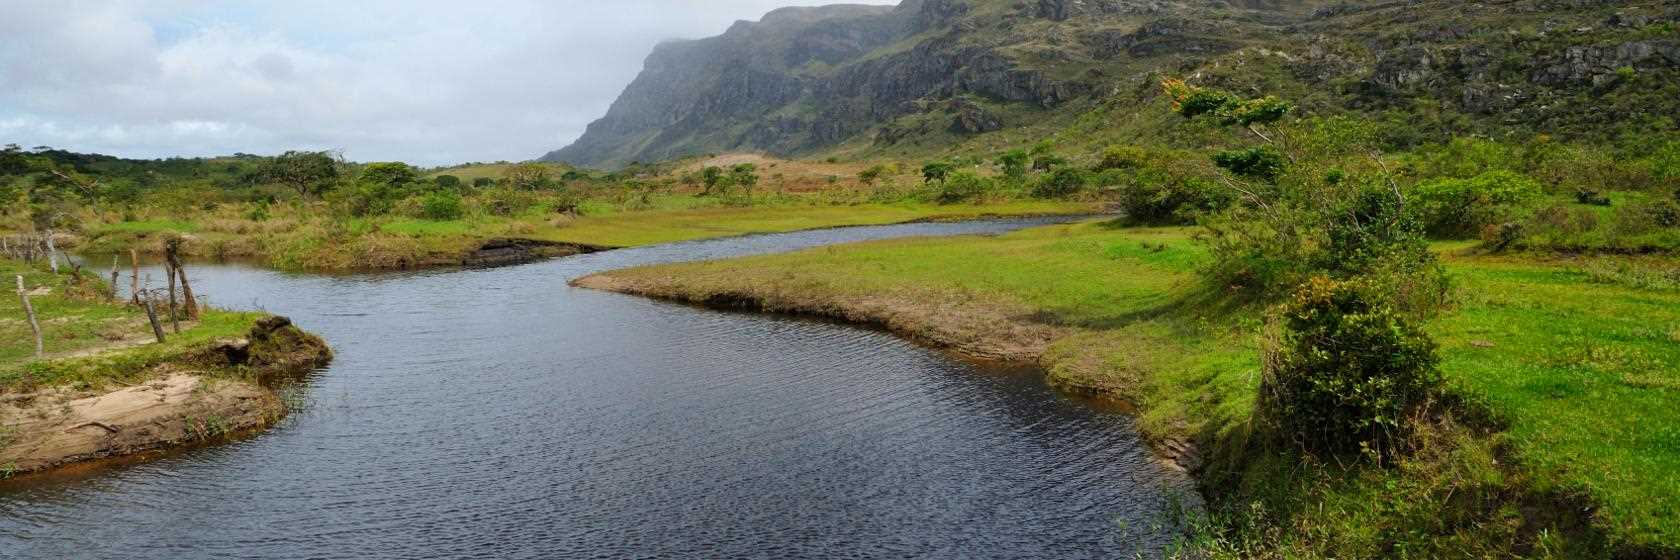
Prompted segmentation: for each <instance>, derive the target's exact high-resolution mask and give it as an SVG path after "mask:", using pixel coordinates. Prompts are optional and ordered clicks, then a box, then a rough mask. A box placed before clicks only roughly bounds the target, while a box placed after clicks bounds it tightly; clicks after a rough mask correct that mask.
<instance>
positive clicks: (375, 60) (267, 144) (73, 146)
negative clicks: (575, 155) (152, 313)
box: [0, 0, 897, 166]
mask: <svg viewBox="0 0 1680 560" xmlns="http://www.w3.org/2000/svg"><path fill="white" fill-rule="evenodd" d="M848 1H849V2H852V3H873V4H894V3H897V2H896V0H848ZM833 2H834V0H548V1H544V0H470V1H460V0H355V1H345V0H289V1H280V0H274V1H261V2H257V1H247V2H232V1H226V2H208V1H197V0H150V1H148V0H132V1H121V0H110V1H101V0H76V1H64V0H0V37H3V38H4V39H3V40H0V144H18V145H21V146H24V147H25V148H29V147H34V146H41V145H45V146H52V147H55V148H62V149H68V150H72V151H78V152H95V153H103V154H109V155H115V156H122V157H135V158H157V157H169V156H211V155H226V154H232V153H237V152H243V153H252V154H274V153H279V152H282V151H285V150H291V149H308V150H341V151H342V152H343V153H344V156H345V157H346V158H349V159H351V160H355V161H406V162H409V163H413V164H417V165H427V166H433V165H447V164H454V163H464V162H470V161H497V160H509V161H521V160H526V159H532V158H536V157H538V156H541V155H542V154H544V153H546V152H548V151H549V150H554V149H558V148H560V147H562V146H565V145H566V144H569V143H571V141H572V140H575V139H576V138H577V137H578V136H579V135H581V134H582V133H583V130H584V127H585V126H587V125H588V124H589V122H590V121H592V120H594V119H596V118H599V117H600V116H601V115H604V114H605V113H606V111H607V107H608V106H609V105H611V104H612V100H613V99H614V98H615V97H617V96H618V93H619V92H620V91H622V90H623V89H624V86H626V85H628V84H629V83H630V80H632V79H634V78H635V76H636V73H637V72H638V71H640V70H641V65H642V59H643V58H645V57H646V56H647V54H648V53H649V52H651V51H652V49H653V47H654V45H656V44H658V43H659V42H661V41H664V40H669V39H680V38H699V37H706V36H711V35H716V34H719V33H722V32H723V31H724V30H725V29H727V28H728V27H729V25H730V24H732V23H733V22H735V21H737V20H757V19H758V18H759V17H760V16H762V15H763V14H764V13H765V12H768V11H770V10H772V9H775V8H778V7H782V6H794V5H818V4H827V3H833Z"/></svg>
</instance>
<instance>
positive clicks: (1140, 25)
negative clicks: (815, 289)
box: [542, 0, 1680, 167]
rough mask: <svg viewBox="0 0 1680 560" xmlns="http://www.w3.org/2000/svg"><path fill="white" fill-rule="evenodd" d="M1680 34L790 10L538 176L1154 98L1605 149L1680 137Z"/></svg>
mask: <svg viewBox="0 0 1680 560" xmlns="http://www.w3.org/2000/svg"><path fill="white" fill-rule="evenodd" d="M1677 29H1680V6H1674V5H1673V3H1672V2H1664V1H1660V0H1650V1H1629V2H1617V1H1609V0H1504V1H1485V2H1461V1H1442V0H1390V1H1348V2H1322V1H1312V0H1226V1H1218V0H906V1H905V2H903V3H902V4H900V5H898V6H896V7H886V6H858V5H835V6H826V7H820V8H784V9H780V10H776V11H773V12H770V13H769V14H766V15H765V16H764V17H763V18H762V19H761V20H760V21H758V22H737V23H736V24H735V25H734V26H732V27H730V28H729V30H728V31H726V32H725V33H724V34H722V35H719V36H716V37H711V38H707V39H700V40H693V41H675V42H669V43H665V44H662V45H660V46H659V47H658V48H656V49H655V50H654V52H653V54H651V55H650V56H649V57H648V58H647V61H646V62H645V65H644V68H643V70H642V72H641V74H640V75H639V76H638V77H637V78H636V79H635V81H633V82H632V83H631V84H630V85H629V87H627V88H626V89H625V90H624V92H623V94H622V95H620V97H619V98H618V99H617V100H616V101H615V102H614V103H613V105H612V107H611V109H610V110H608V112H607V115H606V116H605V117H603V118H601V119H600V120H598V121H596V122H594V123H592V124H590V125H589V128H588V130H587V131H586V132H585V134H584V135H583V136H582V137H581V138H579V139H578V141H577V142H575V143H573V144H572V145H570V146H567V147H565V148H563V149H560V150H557V151H554V152H550V153H549V154H547V155H545V156H544V157H543V158H542V159H543V160H545V161H559V162H567V163H572V164H578V165H586V166H596V167H618V166H622V165H625V164H628V163H630V162H632V161H656V160H662V159H668V158H672V157H680V156H686V155H694V154H699V153H706V152H718V151H731V150H755V151H765V152H769V153H772V154H777V155H799V154H808V153H814V152H819V151H822V150H825V149H832V148H833V147H835V146H838V145H841V144H843V143H848V142H850V143H855V144H859V145H865V146H877V147H878V146H891V145H893V144H896V143H899V142H902V141H905V140H912V141H916V142H917V143H920V142H921V141H920V140H918V139H919V138H923V137H925V138H928V139H929V140H928V141H929V142H932V143H935V144H938V143H946V144H949V143H953V142H962V141H965V140H966V139H971V138H974V137H976V136H977V135H984V134H987V133H990V132H994V131H998V130H1002V129H1005V128H1009V127H1014V126H1020V125H1024V124H1038V123H1044V122H1071V121H1072V120H1073V119H1074V118H1075V116H1076V115H1077V114H1079V113H1080V112H1082V111H1085V110H1089V109H1091V108H1093V107H1099V106H1112V105H1114V104H1116V103H1119V104H1127V103H1132V104H1136V103H1140V102H1146V101H1148V100H1149V99H1150V95H1149V94H1148V93H1147V92H1148V91H1150V90H1151V88H1153V87H1154V86H1155V82H1157V81H1158V80H1159V78H1160V77H1162V76H1187V77H1189V78H1190V79H1191V80H1192V81H1197V82H1200V83H1210V84H1217V85H1221V86H1224V87H1228V88H1232V89H1237V90H1251V91H1255V92H1264V93H1276V94H1280V95H1288V96H1290V97H1291V98H1292V99H1294V100H1297V101H1299V102H1300V103H1301V104H1302V105H1303V106H1304V107H1306V108H1308V109H1311V110H1315V111H1332V112H1335V111H1347V112H1363V113H1367V114H1378V113H1383V112H1388V113H1389V114H1391V116H1392V113H1394V112H1395V111H1399V112H1401V113H1409V112H1410V113H1428V118H1429V119H1431V122H1441V123H1449V125H1444V126H1451V127H1453V128H1454V130H1457V131H1461V132H1462V131H1480V132H1493V131H1498V130H1502V129H1512V128H1518V129H1522V130H1526V131H1530V132H1545V133H1549V134H1557V135H1563V136H1586V137H1595V138H1598V139H1602V138H1609V137H1614V136H1616V135H1617V134H1618V133H1619V131H1621V129H1625V128H1627V127H1643V128H1661V127H1664V126H1667V127H1670V128H1672V127H1673V126H1674V121H1673V119H1672V117H1671V115H1675V114H1680V79H1676V77H1677V74H1680V72H1677V70H1680V31H1677ZM1140 92H1142V93H1140ZM1135 134H1138V135H1142V136H1147V135H1148V131H1147V130H1143V129H1138V130H1136V131H1135Z"/></svg>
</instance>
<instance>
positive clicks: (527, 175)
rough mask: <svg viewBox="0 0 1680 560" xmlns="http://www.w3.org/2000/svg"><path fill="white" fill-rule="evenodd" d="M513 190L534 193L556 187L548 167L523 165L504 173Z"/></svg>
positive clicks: (532, 164) (534, 164) (537, 164)
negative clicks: (549, 174)
mask: <svg viewBox="0 0 1680 560" xmlns="http://www.w3.org/2000/svg"><path fill="white" fill-rule="evenodd" d="M502 177H503V178H505V179H507V181H508V184H509V185H511V186H513V188H516V189H521V190H527V191H534V190H540V189H546V188H549V187H552V186H554V180H553V179H551V178H549V176H548V167H547V166H545V165H543V164H540V163H521V164H519V165H515V166H512V167H509V168H507V171H504V172H502Z"/></svg>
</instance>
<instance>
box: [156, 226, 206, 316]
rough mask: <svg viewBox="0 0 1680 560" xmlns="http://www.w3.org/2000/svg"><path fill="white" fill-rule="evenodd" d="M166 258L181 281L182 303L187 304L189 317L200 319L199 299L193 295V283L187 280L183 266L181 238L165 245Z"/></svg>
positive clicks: (171, 240)
mask: <svg viewBox="0 0 1680 560" xmlns="http://www.w3.org/2000/svg"><path fill="white" fill-rule="evenodd" d="M163 256H164V259H165V260H167V261H169V268H170V270H173V271H175V276H176V277H177V278H178V279H180V281H181V299H182V300H183V301H182V304H183V305H185V306H186V310H185V311H186V312H187V319H191V320H195V321H196V320H198V300H197V299H196V298H194V297H193V290H192V283H190V282H187V269H186V267H183V266H181V240H180V238H174V239H170V240H169V241H166V242H165V244H164V246H163Z"/></svg>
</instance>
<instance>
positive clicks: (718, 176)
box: [700, 165, 728, 196]
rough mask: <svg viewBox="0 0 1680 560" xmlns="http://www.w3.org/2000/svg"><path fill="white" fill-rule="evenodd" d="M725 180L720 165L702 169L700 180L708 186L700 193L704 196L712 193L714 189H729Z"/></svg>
mask: <svg viewBox="0 0 1680 560" xmlns="http://www.w3.org/2000/svg"><path fill="white" fill-rule="evenodd" d="M724 180H725V177H724V174H723V168H722V167H718V166H716V165H708V166H706V168H705V169H701V170H700V182H701V183H702V184H704V185H706V188H705V189H704V190H702V191H700V194H701V195H702V196H704V195H709V194H712V193H713V192H714V191H718V190H721V189H727V188H728V185H726V184H724Z"/></svg>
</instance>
